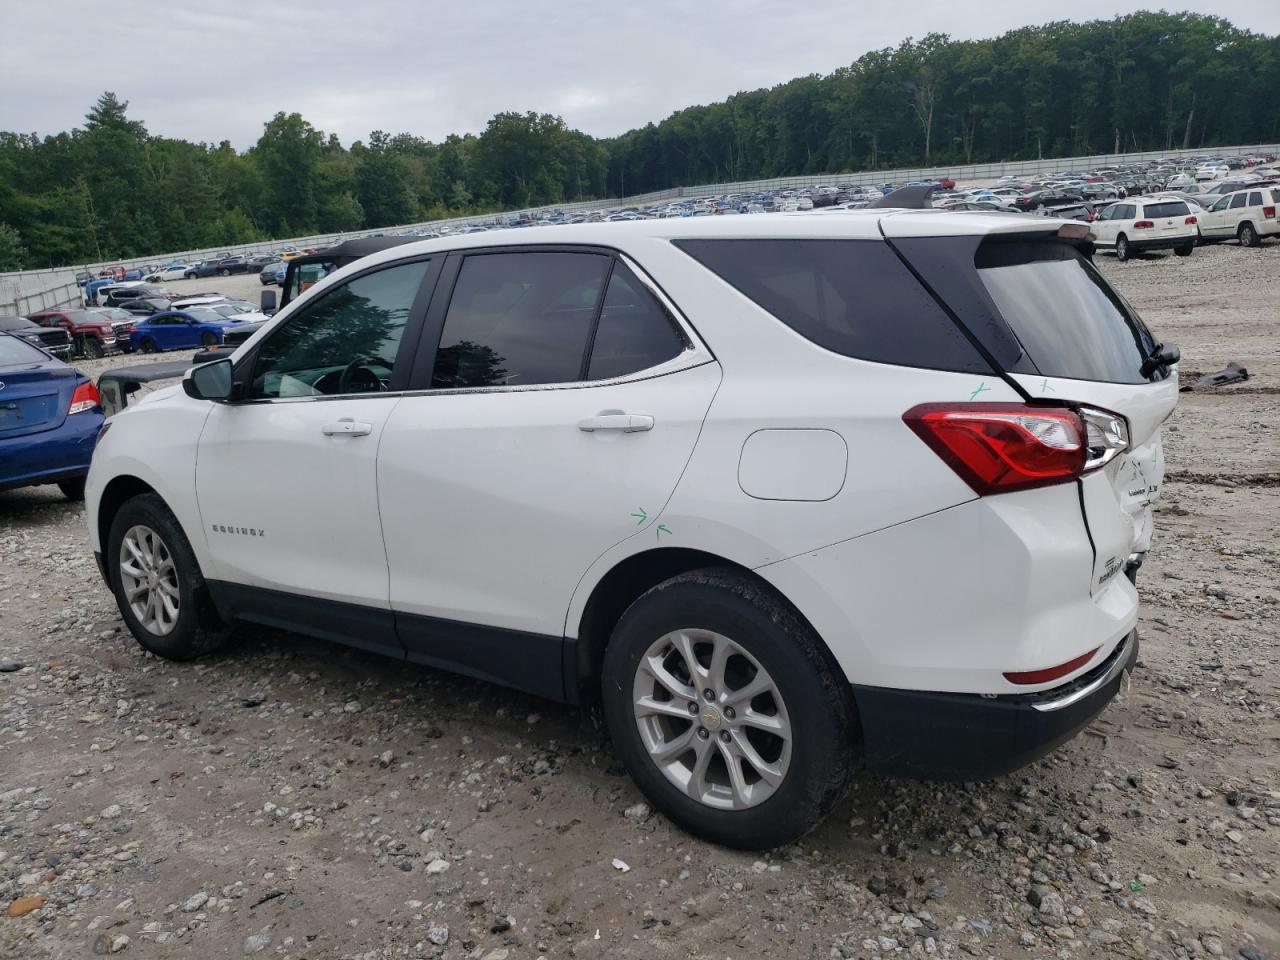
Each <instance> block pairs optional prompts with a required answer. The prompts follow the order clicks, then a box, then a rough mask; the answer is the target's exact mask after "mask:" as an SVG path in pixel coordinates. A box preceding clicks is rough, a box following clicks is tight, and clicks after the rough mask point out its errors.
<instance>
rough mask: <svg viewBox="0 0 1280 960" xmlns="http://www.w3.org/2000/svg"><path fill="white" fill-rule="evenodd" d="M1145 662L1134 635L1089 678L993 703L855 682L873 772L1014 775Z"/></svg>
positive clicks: (1087, 718)
mask: <svg viewBox="0 0 1280 960" xmlns="http://www.w3.org/2000/svg"><path fill="white" fill-rule="evenodd" d="M1137 659H1138V632H1137V630H1134V631H1133V632H1131V633H1130V634H1129V635H1128V636H1127V637H1125V638H1124V639H1123V640H1122V641H1121V642H1120V643H1118V644H1117V645H1116V648H1115V649H1114V650H1113V651H1112V652H1111V655H1110V656H1108V657H1107V659H1106V660H1104V661H1103V662H1102V663H1100V664H1098V666H1096V667H1094V668H1093V669H1092V670H1090V671H1089V672H1087V673H1085V674H1082V675H1081V676H1079V677H1077V678H1076V679H1075V680H1073V681H1071V682H1070V683H1068V684H1066V685H1065V686H1062V687H1058V688H1056V689H1053V690H1045V691H1041V692H1039V693H1033V694H1021V695H1011V696H995V697H990V698H988V697H984V696H981V695H978V694H971V693H928V692H921V691H914V690H890V689H885V688H881V687H866V686H859V685H856V684H855V685H854V687H853V693H854V697H855V699H856V700H857V704H858V715H859V719H860V721H861V726H862V735H863V748H864V759H865V761H866V765H867V768H868V769H869V770H871V771H873V772H875V773H882V774H888V775H892V776H904V777H915V778H919V779H926V780H986V779H990V778H992V777H998V776H1002V775H1004V774H1006V773H1010V772H1012V771H1014V770H1017V769H1018V768H1020V767H1024V766H1026V765H1027V764H1029V763H1031V762H1032V761H1034V760H1038V759H1039V758H1040V757H1043V756H1044V755H1045V754H1046V753H1048V752H1049V751H1051V750H1053V749H1054V748H1055V747H1057V746H1059V745H1060V744H1062V743H1064V742H1066V741H1067V740H1069V739H1071V738H1072V737H1073V736H1075V735H1076V734H1077V733H1079V732H1080V731H1081V730H1083V729H1084V728H1085V727H1086V726H1088V725H1089V723H1090V722H1091V721H1092V720H1093V719H1094V718H1095V717H1096V716H1097V715H1098V714H1099V713H1101V712H1102V710H1103V709H1104V708H1105V707H1106V705H1107V704H1108V703H1110V702H1111V700H1112V698H1113V697H1115V695H1116V692H1117V691H1118V690H1119V688H1120V684H1121V682H1122V680H1123V677H1124V674H1125V672H1126V671H1127V670H1130V669H1132V668H1133V665H1134V663H1135V662H1136V661H1137Z"/></svg>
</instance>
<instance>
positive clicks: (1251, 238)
mask: <svg viewBox="0 0 1280 960" xmlns="http://www.w3.org/2000/svg"><path fill="white" fill-rule="evenodd" d="M1236 236H1238V237H1239V238H1240V246H1242V247H1256V246H1257V245H1258V244H1259V243H1261V241H1260V240H1259V239H1258V231H1257V229H1256V228H1255V227H1254V225H1253V224H1252V223H1242V224H1240V229H1239V231H1237V233H1236Z"/></svg>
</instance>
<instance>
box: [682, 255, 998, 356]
mask: <svg viewBox="0 0 1280 960" xmlns="http://www.w3.org/2000/svg"><path fill="white" fill-rule="evenodd" d="M676 246H678V247H679V248H680V249H682V250H683V251H684V252H685V253H687V254H689V255H690V256H692V257H693V258H694V259H695V260H697V261H698V262H699V263H701V264H702V265H703V266H705V267H707V268H708V269H709V270H711V271H712V272H714V273H715V274H717V275H718V276H719V277H720V278H721V279H723V280H724V281H726V282H727V283H729V284H730V285H732V286H733V287H735V288H736V289H737V290H738V291H739V292H741V293H743V294H744V295H746V296H747V297H749V298H750V299H752V300H753V301H755V302H756V303H757V304H758V305H759V306H761V307H763V308H764V309H765V310H767V311H769V312H770V313H771V314H773V315H774V316H775V317H777V318H778V319H779V320H781V321H782V322H783V323H785V324H786V325H787V326H788V327H790V328H791V329H792V330H794V331H795V332H796V333H798V334H800V335H801V336H802V337H804V338H805V339H807V340H810V341H812V342H813V343H816V344H818V346H821V347H825V348H826V349H828V350H832V351H834V352H836V353H840V354H843V355H845V356H846V357H857V358H858V359H861V360H874V361H877V362H879V363H894V364H901V365H905V366H912V367H929V368H932V369H935V370H965V371H976V370H981V371H987V370H988V369H989V368H988V366H987V364H986V362H985V361H984V360H983V359H982V358H981V356H980V355H979V354H978V352H977V350H976V349H975V348H974V347H973V345H972V344H970V343H969V341H968V340H967V339H965V337H964V336H963V335H962V334H961V333H960V331H959V330H958V329H957V328H956V326H955V324H954V323H952V321H951V319H950V318H949V317H948V316H947V315H946V314H945V313H943V312H942V310H941V309H940V308H939V307H938V305H937V303H936V302H935V301H934V300H933V298H932V297H930V296H929V294H928V293H927V292H926V291H925V290H924V288H923V287H921V286H920V284H919V282H917V281H916V279H915V277H913V276H912V275H911V273H910V272H909V271H908V270H907V268H906V267H905V266H903V264H902V261H900V260H899V259H898V257H897V255H896V254H895V253H894V252H893V250H891V249H890V248H889V246H888V245H887V244H885V243H884V242H882V241H880V240H684V241H677V242H676Z"/></svg>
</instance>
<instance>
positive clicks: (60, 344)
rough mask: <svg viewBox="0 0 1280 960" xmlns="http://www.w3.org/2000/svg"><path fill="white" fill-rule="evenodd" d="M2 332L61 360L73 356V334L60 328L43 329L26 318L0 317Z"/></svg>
mask: <svg viewBox="0 0 1280 960" xmlns="http://www.w3.org/2000/svg"><path fill="white" fill-rule="evenodd" d="M0 332H3V333H8V334H12V335H13V336H15V337H18V338H19V339H21V340H25V341H27V343H29V344H31V345H32V346H35V347H39V348H40V349H41V350H43V351H45V352H46V353H48V354H50V355H51V356H54V357H57V358H58V359H60V360H66V359H67V358H68V357H70V356H71V334H69V333H67V331H66V330H63V329H62V328H60V327H52V328H50V327H42V326H41V325H40V324H38V323H32V322H31V321H30V320H28V319H27V318H26V317H3V316H0Z"/></svg>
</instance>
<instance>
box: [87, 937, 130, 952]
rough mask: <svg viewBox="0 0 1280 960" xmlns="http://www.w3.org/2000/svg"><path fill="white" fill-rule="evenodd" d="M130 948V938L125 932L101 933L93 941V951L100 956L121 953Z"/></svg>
mask: <svg viewBox="0 0 1280 960" xmlns="http://www.w3.org/2000/svg"><path fill="white" fill-rule="evenodd" d="M128 948H129V938H128V937H127V936H126V935H125V934H123V933H100V934H98V939H97V940H95V941H94V942H93V952H94V953H96V954H98V956H106V955H107V954H109V953H119V952H120V951H122V950H127V949H128Z"/></svg>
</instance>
